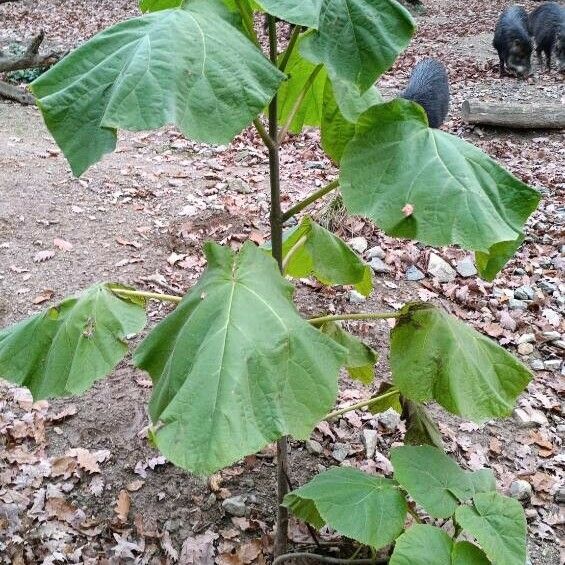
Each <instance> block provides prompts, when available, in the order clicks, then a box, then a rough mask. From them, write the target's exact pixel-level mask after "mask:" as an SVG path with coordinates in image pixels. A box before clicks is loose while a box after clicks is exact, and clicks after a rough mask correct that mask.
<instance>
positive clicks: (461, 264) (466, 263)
mask: <svg viewBox="0 0 565 565" xmlns="http://www.w3.org/2000/svg"><path fill="white" fill-rule="evenodd" d="M455 268H456V269H457V272H458V273H459V274H460V275H461V276H462V277H474V276H475V275H476V274H477V268H476V267H475V263H474V262H473V259H472V258H471V257H470V256H469V255H467V257H465V258H463V259H461V260H459V261H457V263H456V265H455Z"/></svg>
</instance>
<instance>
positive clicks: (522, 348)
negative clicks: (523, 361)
mask: <svg viewBox="0 0 565 565" xmlns="http://www.w3.org/2000/svg"><path fill="white" fill-rule="evenodd" d="M533 352H534V346H533V345H532V344H531V343H521V344H520V345H518V353H519V354H520V355H531V354H532V353H533Z"/></svg>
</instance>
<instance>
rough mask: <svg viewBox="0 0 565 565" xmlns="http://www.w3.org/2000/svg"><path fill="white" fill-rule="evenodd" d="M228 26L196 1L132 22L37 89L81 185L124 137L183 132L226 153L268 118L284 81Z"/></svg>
mask: <svg viewBox="0 0 565 565" xmlns="http://www.w3.org/2000/svg"><path fill="white" fill-rule="evenodd" d="M222 10H223V11H224V12H225V13H226V17H225V18H224V17H221V16H220V13H222ZM230 17H231V16H229V12H228V11H227V9H226V8H224V7H223V5H222V4H221V3H219V2H218V1H217V0H192V1H191V2H189V3H188V4H186V6H185V7H184V8H182V9H176V10H163V11H157V12H153V13H150V14H146V15H144V16H142V17H140V18H133V19H131V20H127V21H125V22H122V23H119V24H117V25H115V26H112V27H110V28H108V29H107V30H105V31H103V32H102V33H100V34H98V35H96V36H95V37H94V38H92V39H90V40H89V41H87V42H86V43H85V44H84V45H82V46H81V47H79V48H78V49H76V50H74V51H72V52H71V53H70V55H68V56H67V57H65V58H64V59H63V60H62V61H60V62H59V63H58V64H57V65H55V66H54V67H52V68H51V69H50V70H49V71H47V72H46V73H45V74H43V75H41V77H39V78H38V79H37V80H36V81H35V82H34V83H33V85H32V91H33V92H34V94H35V95H36V96H37V97H38V105H39V107H40V109H41V111H42V113H43V117H44V119H45V123H46V124H47V127H48V128H49V130H50V132H51V133H52V135H53V137H54V138H55V140H56V141H57V143H58V144H59V146H60V147H61V149H62V150H63V152H64V154H65V156H66V157H67V159H68V160H69V163H70V164H71V168H72V170H73V172H74V174H75V175H80V174H81V173H82V172H83V171H85V170H86V169H87V168H88V167H89V166H90V165H91V164H93V163H95V162H96V161H98V160H99V159H100V158H101V157H102V156H103V155H104V154H105V153H109V152H111V151H113V150H114V148H115V145H116V128H124V129H128V130H133V131H138V130H147V129H156V128H159V127H161V126H163V125H166V124H175V125H177V126H178V127H179V128H180V130H181V131H182V132H183V133H184V134H185V135H187V136H188V137H190V138H193V139H197V140H200V141H205V142H208V143H227V142H229V141H231V139H232V138H233V137H234V136H235V135H236V134H237V133H239V132H240V131H241V130H242V129H243V128H244V127H245V126H247V125H248V124H249V123H250V122H251V121H252V119H253V118H254V117H255V116H257V115H258V114H259V113H260V112H261V110H262V109H263V108H264V107H265V105H266V104H267V103H268V102H269V100H270V99H271V98H272V96H273V95H274V94H275V92H276V90H277V88H278V86H279V84H280V82H281V81H282V79H283V78H284V75H283V74H282V73H281V72H279V71H278V70H277V69H276V68H275V67H274V66H273V65H272V64H271V63H270V62H269V61H268V60H267V59H266V58H265V57H264V56H263V54H262V53H261V51H260V50H259V49H258V48H257V47H256V46H255V45H253V43H251V42H250V41H249V40H248V39H247V38H246V37H245V36H244V35H243V34H242V33H241V32H240V31H238V30H237V29H236V28H235V27H234V26H233V25H231V24H230V23H229V22H228V19H229V18H230Z"/></svg>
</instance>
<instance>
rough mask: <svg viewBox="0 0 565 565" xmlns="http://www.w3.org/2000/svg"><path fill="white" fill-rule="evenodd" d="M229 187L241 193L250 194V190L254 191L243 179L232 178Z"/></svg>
mask: <svg viewBox="0 0 565 565" xmlns="http://www.w3.org/2000/svg"><path fill="white" fill-rule="evenodd" d="M229 187H230V189H231V190H235V192H238V193H239V194H249V193H250V192H253V191H252V190H251V187H250V186H249V185H248V184H247V183H246V182H245V181H243V180H241V179H233V180H231V181H230V183H229Z"/></svg>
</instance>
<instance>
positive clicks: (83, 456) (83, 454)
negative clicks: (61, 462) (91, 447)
mask: <svg viewBox="0 0 565 565" xmlns="http://www.w3.org/2000/svg"><path fill="white" fill-rule="evenodd" d="M67 455H69V456H70V457H76V460H77V463H78V464H79V466H80V467H81V468H82V469H84V470H85V471H87V472H88V473H100V467H99V465H98V457H97V456H96V454H95V453H92V452H90V451H88V449H84V448H83V447H76V448H74V449H69V451H67Z"/></svg>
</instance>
